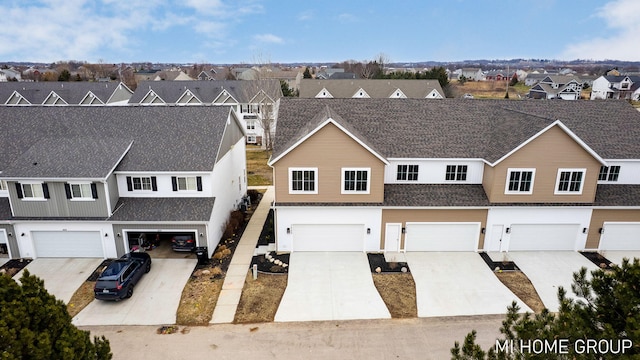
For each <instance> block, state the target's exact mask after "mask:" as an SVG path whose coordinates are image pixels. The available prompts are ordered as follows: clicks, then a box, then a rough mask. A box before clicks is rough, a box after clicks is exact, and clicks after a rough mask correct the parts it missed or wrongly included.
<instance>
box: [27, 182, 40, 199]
mask: <svg viewBox="0 0 640 360" xmlns="http://www.w3.org/2000/svg"><path fill="white" fill-rule="evenodd" d="M21 185H22V195H23V196H24V198H25V199H44V190H43V189H42V184H21Z"/></svg>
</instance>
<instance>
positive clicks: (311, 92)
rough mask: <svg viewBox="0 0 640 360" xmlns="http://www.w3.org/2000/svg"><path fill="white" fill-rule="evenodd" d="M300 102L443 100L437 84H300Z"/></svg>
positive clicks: (414, 81)
mask: <svg viewBox="0 0 640 360" xmlns="http://www.w3.org/2000/svg"><path fill="white" fill-rule="evenodd" d="M300 97H301V98H318V99H319V98H323V99H331V98H332V99H348V98H375V99H385V98H390V99H442V98H444V97H445V96H444V91H443V90H442V87H441V86H440V83H439V82H438V80H371V79H356V80H311V79H307V80H302V81H301V82H300Z"/></svg>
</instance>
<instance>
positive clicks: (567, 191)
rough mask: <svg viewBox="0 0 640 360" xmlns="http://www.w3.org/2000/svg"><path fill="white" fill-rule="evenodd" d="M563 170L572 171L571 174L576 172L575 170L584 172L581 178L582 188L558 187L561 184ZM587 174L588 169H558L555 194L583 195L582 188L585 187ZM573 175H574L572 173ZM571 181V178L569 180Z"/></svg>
mask: <svg viewBox="0 0 640 360" xmlns="http://www.w3.org/2000/svg"><path fill="white" fill-rule="evenodd" d="M563 172H570V173H571V174H573V173H575V172H581V173H582V178H581V179H580V190H579V191H570V190H559V189H558V187H559V186H560V176H561V175H562V173H563ZM586 175H587V169H584V168H583V169H567V168H561V169H558V174H557V175H556V185H555V187H554V192H553V193H554V194H555V195H582V190H583V189H584V182H585V179H586ZM571 176H573V175H571ZM569 181H571V180H569ZM569 185H571V183H569Z"/></svg>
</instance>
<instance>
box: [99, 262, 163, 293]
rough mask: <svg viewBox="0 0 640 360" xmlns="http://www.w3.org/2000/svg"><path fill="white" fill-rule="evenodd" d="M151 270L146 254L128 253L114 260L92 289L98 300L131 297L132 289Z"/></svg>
mask: <svg viewBox="0 0 640 360" xmlns="http://www.w3.org/2000/svg"><path fill="white" fill-rule="evenodd" d="M149 270H151V257H150V256H149V254H147V253H137V252H133V253H129V254H125V255H123V256H122V257H121V258H119V259H117V260H114V261H113V262H112V263H111V264H109V266H107V268H106V269H105V270H104V271H103V272H102V274H101V275H100V277H99V278H98V280H97V281H96V285H95V287H94V288H93V292H94V294H95V297H96V299H98V300H115V301H118V300H122V299H124V298H130V297H131V295H133V287H134V286H135V285H136V284H137V283H138V281H139V280H140V278H141V277H142V275H144V274H146V273H148V272H149Z"/></svg>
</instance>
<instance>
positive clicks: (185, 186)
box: [177, 176, 197, 191]
mask: <svg viewBox="0 0 640 360" xmlns="http://www.w3.org/2000/svg"><path fill="white" fill-rule="evenodd" d="M177 181H178V191H196V189H197V187H196V177H195V176H186V177H180V176H178V177H177Z"/></svg>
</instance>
